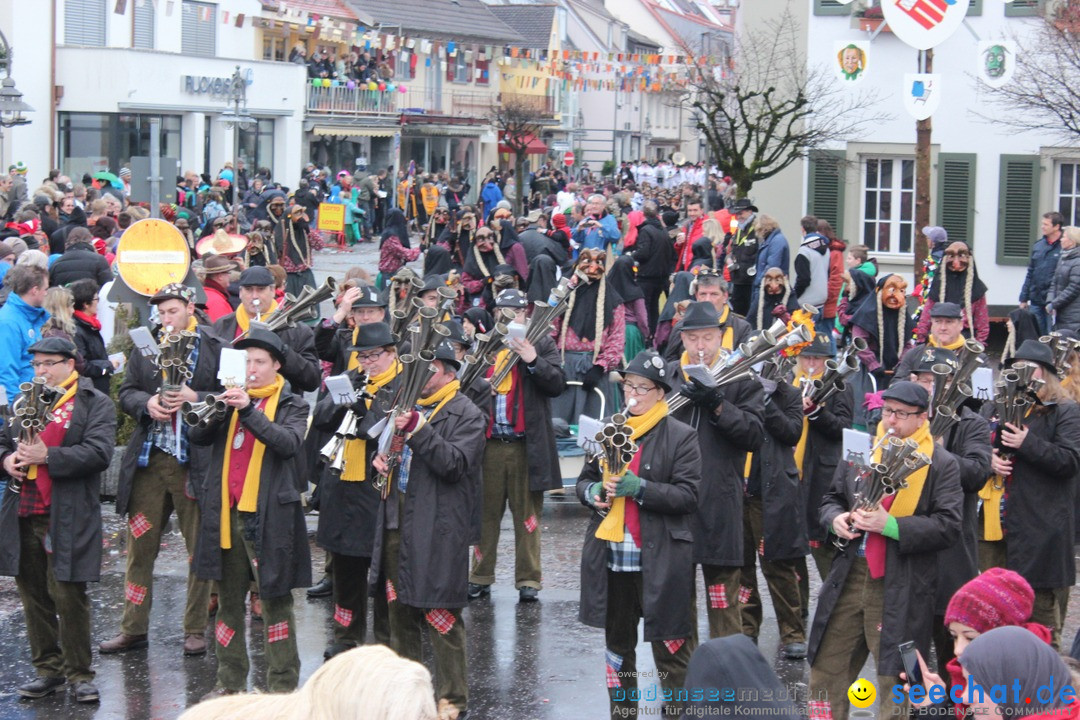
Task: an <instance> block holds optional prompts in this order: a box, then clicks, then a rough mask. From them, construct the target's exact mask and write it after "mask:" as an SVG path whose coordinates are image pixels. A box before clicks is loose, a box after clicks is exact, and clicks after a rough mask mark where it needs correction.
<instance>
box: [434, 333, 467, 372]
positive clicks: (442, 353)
mask: <svg viewBox="0 0 1080 720" xmlns="http://www.w3.org/2000/svg"><path fill="white" fill-rule="evenodd" d="M435 359H436V360H440V361H442V362H444V363H446V364H447V365H450V366H451V367H453V368H454V369H455V370H460V369H461V361H460V360H458V359H457V353H456V352H455V351H454V346H453V345H451V344H450V341H449V340H443V341H442V342H441V343H439V344H438V345H437V346H436V347H435Z"/></svg>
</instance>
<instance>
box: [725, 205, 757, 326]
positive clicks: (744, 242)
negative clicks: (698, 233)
mask: <svg viewBox="0 0 1080 720" xmlns="http://www.w3.org/2000/svg"><path fill="white" fill-rule="evenodd" d="M757 212H758V209H757V206H756V205H754V204H753V203H752V202H750V200H749V199H747V198H740V199H738V200H736V201H735V204H734V205H732V206H731V214H732V215H734V216H735V219H736V221H737V222H738V227H737V228H736V230H735V231H734V232H729V233H728V234H727V236H726V237H725V239H724V244H725V247H726V249H727V259H726V261H725V262H726V263H727V267H728V270H729V271H730V272H731V308H732V309H733V310H734V311H735V312H736V313H737V314H739V315H743V316H745V315H746V313H747V312H749V310H750V296H751V295H752V292H753V287H754V275H756V274H757V254H758V237H757V231H756V228H755V224H756V223H755V221H756V220H757Z"/></svg>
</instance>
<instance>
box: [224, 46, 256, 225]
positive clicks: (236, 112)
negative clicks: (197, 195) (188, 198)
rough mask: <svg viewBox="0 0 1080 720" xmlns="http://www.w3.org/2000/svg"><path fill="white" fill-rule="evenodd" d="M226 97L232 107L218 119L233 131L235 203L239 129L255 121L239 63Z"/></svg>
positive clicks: (237, 198)
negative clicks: (249, 108)
mask: <svg viewBox="0 0 1080 720" xmlns="http://www.w3.org/2000/svg"><path fill="white" fill-rule="evenodd" d="M226 98H227V99H228V101H229V102H230V103H232V107H231V108H229V109H227V110H226V111H225V112H223V113H221V117H220V118H218V119H219V120H220V121H221V122H223V123H225V124H226V125H227V126H229V127H231V128H232V131H233V179H232V191H233V203H234V204H235V203H237V202H239V201H240V197H239V195H240V192H239V191H238V190H237V189H236V185H237V181H238V180H239V179H240V130H241V129H243V130H247V129H248V128H249V127H251V126H252V125H254V124H255V123H256V122H257V121H256V120H255V118H253V117H251V116H250V115H248V111H247V81H246V80H244V76H243V74H241V72H240V66H239V65H237V66H236V70H235V71H233V74H232V77H231V78H230V79H229V84H228V90H227V91H226Z"/></svg>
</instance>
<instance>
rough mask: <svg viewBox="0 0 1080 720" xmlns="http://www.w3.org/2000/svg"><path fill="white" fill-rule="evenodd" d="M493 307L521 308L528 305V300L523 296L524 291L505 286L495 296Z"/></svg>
mask: <svg viewBox="0 0 1080 720" xmlns="http://www.w3.org/2000/svg"><path fill="white" fill-rule="evenodd" d="M495 307H504V308H513V309H514V310H521V309H522V308H527V307H529V300H528V299H527V298H526V297H525V293H523V292H521V291H520V290H515V289H513V288H507V289H506V290H503V291H502V292H500V293H499V294H498V295H497V296H496V297H495Z"/></svg>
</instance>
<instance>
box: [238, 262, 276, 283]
mask: <svg viewBox="0 0 1080 720" xmlns="http://www.w3.org/2000/svg"><path fill="white" fill-rule="evenodd" d="M268 286H269V287H273V286H274V276H273V275H272V274H271V273H270V271H269V270H267V269H266V268H265V267H263V266H262V265H255V266H254V267H249V268H248V269H247V270H245V271H244V272H242V273H240V287H268Z"/></svg>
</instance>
